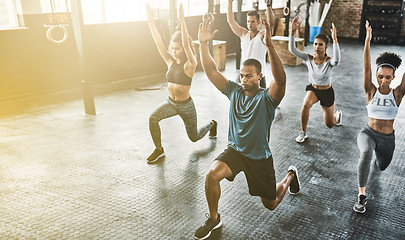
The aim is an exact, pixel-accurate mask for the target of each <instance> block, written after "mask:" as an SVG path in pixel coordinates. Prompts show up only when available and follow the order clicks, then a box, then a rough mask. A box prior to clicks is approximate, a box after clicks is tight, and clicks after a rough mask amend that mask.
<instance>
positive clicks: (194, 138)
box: [188, 136, 200, 143]
mask: <svg viewBox="0 0 405 240" xmlns="http://www.w3.org/2000/svg"><path fill="white" fill-rule="evenodd" d="M188 138H189V139H190V141H192V142H193V143H194V142H197V141H198V140H200V139H199V138H198V137H197V136H188Z"/></svg>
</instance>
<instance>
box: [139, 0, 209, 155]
mask: <svg viewBox="0 0 405 240" xmlns="http://www.w3.org/2000/svg"><path fill="white" fill-rule="evenodd" d="M146 8H147V15H148V23H149V28H150V31H151V33H152V37H153V40H154V41H155V43H156V46H157V48H158V51H159V53H160V56H162V58H163V60H164V61H165V62H166V65H167V67H168V71H167V73H166V77H167V81H168V89H169V98H168V99H167V100H165V101H164V102H163V103H162V104H161V105H160V106H159V107H158V108H156V109H155V110H154V111H153V113H152V114H151V115H150V117H149V130H150V134H151V136H152V139H153V143H154V144H155V147H156V149H155V150H154V151H153V153H152V154H151V155H150V156H149V157H148V158H147V161H148V163H153V162H155V161H157V160H158V159H160V158H162V157H164V156H165V153H164V150H163V147H162V143H161V132H160V127H159V121H161V120H163V119H165V118H169V117H173V116H175V115H179V116H180V117H181V118H182V119H183V122H184V125H185V126H186V131H187V135H188V137H189V138H190V140H191V141H193V142H196V141H198V140H200V139H201V138H203V137H204V136H205V135H206V134H207V132H208V131H210V134H209V136H210V138H215V137H216V135H217V133H216V132H217V129H216V128H217V123H216V122H215V121H214V120H212V121H211V122H210V123H208V124H206V125H205V126H204V127H202V128H201V129H199V130H198V129H197V113H196V110H195V106H194V102H193V99H192V98H191V96H190V86H191V80H192V77H193V75H194V73H195V70H196V67H197V59H196V57H195V50H194V47H193V45H192V44H193V41H192V39H191V38H190V36H189V35H188V31H187V28H186V23H185V21H184V10H183V5H182V4H180V7H179V21H180V31H176V32H175V33H174V34H173V35H172V38H171V40H170V44H169V51H168V49H167V48H166V46H165V45H164V44H163V41H162V38H161V36H160V34H159V32H158V30H157V28H156V26H155V23H154V21H153V18H154V16H153V11H152V9H151V8H150V5H149V4H147V7H146Z"/></svg>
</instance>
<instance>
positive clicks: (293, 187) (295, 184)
mask: <svg viewBox="0 0 405 240" xmlns="http://www.w3.org/2000/svg"><path fill="white" fill-rule="evenodd" d="M288 172H292V173H294V179H293V180H292V181H291V183H290V187H289V189H288V192H289V193H290V194H292V195H296V194H298V192H299V191H300V180H299V179H298V170H297V168H296V167H294V166H290V167H289V168H288Z"/></svg>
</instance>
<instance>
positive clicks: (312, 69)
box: [288, 17, 342, 143]
mask: <svg viewBox="0 0 405 240" xmlns="http://www.w3.org/2000/svg"><path fill="white" fill-rule="evenodd" d="M300 25H301V23H299V22H298V17H295V18H294V20H293V22H292V26H291V31H290V40H289V44H288V49H289V50H290V52H291V53H292V54H294V55H295V56H296V57H298V58H300V59H302V60H303V61H304V62H305V63H306V65H307V67H308V75H309V82H310V84H309V85H307V87H306V91H307V94H306V96H305V98H304V103H303V105H302V108H301V132H300V133H299V135H298V137H297V138H296V139H295V141H297V142H298V143H302V142H304V141H305V139H306V138H307V137H308V135H307V125H308V119H309V110H310V109H311V107H312V106H313V105H314V104H315V103H317V102H318V101H320V103H321V106H322V110H323V113H324V114H323V115H324V120H325V124H326V126H327V127H329V128H333V127H334V126H336V125H340V124H341V123H342V111H340V110H337V111H336V113H335V92H334V90H333V88H332V84H331V82H332V81H331V80H332V71H333V68H334V67H335V66H336V65H337V64H338V63H339V61H340V50H339V44H338V40H337V33H336V28H335V25H334V24H333V23H332V29H331V33H332V38H333V56H332V57H329V56H328V55H327V54H326V49H327V48H328V43H329V38H328V36H326V35H325V34H318V35H316V36H315V39H314V50H315V53H314V55H311V54H307V53H305V52H302V51H300V50H298V49H297V48H296V47H295V38H294V34H295V31H296V30H297V29H298V28H299V27H300Z"/></svg>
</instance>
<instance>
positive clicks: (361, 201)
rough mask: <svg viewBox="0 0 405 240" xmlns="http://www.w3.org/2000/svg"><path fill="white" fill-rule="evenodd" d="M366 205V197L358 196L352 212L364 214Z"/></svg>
mask: <svg viewBox="0 0 405 240" xmlns="http://www.w3.org/2000/svg"><path fill="white" fill-rule="evenodd" d="M366 205H367V197H366V195H360V196H358V197H357V202H356V203H355V204H354V206H353V210H354V211H355V212H358V213H365V212H366Z"/></svg>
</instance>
